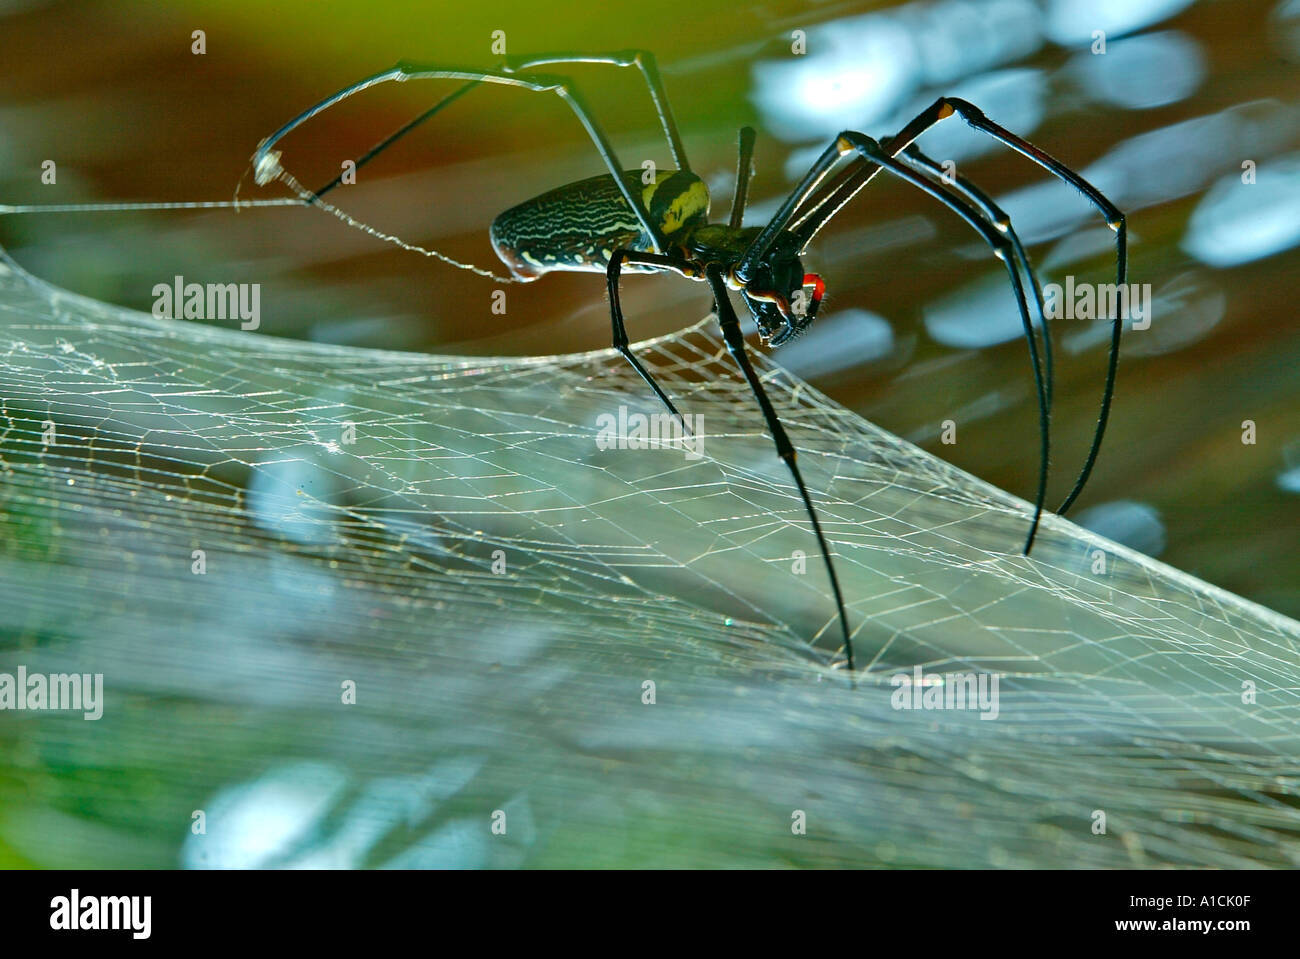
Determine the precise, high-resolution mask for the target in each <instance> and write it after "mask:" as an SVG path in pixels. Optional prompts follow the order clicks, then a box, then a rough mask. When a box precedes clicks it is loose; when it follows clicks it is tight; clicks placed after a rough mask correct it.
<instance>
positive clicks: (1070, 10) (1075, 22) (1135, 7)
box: [1047, 0, 1192, 56]
mask: <svg viewBox="0 0 1300 959" xmlns="http://www.w3.org/2000/svg"><path fill="white" fill-rule="evenodd" d="M1191 5H1192V0H1051V2H1050V3H1049V4H1048V6H1047V35H1048V36H1049V37H1050V38H1051V39H1052V40H1053V41H1054V42H1056V43H1059V44H1061V45H1062V46H1073V45H1075V44H1079V43H1087V44H1091V43H1092V42H1093V34H1094V32H1095V31H1098V30H1100V31H1101V32H1102V33H1104V34H1105V35H1106V39H1107V41H1108V42H1109V41H1110V40H1111V39H1113V38H1115V37H1119V36H1122V35H1124V34H1126V33H1133V32H1134V31H1135V30H1141V29H1142V28H1143V27H1148V26H1150V25H1151V24H1153V23H1159V22H1160V21H1161V20H1167V19H1168V18H1169V17H1172V16H1173V15H1174V14H1176V13H1181V12H1182V11H1183V10H1185V9H1187V8H1188V7H1190V6H1191ZM1102 55H1109V47H1108V48H1107V53H1106V54H1099V56H1102Z"/></svg>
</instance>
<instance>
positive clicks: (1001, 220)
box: [898, 144, 1053, 412]
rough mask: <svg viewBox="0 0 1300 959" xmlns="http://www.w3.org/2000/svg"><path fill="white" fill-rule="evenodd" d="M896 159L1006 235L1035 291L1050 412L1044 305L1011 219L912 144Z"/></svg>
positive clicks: (1050, 374) (1049, 334) (1048, 346)
mask: <svg viewBox="0 0 1300 959" xmlns="http://www.w3.org/2000/svg"><path fill="white" fill-rule="evenodd" d="M898 156H899V159H901V160H902V161H903V162H904V163H910V164H912V165H913V167H914V168H919V169H922V170H925V171H927V172H929V173H930V174H931V175H932V177H938V178H939V179H940V180H941V181H942V182H943V183H945V184H946V185H947V186H948V187H949V189H951V190H953V191H954V192H956V193H958V194H960V195H961V196H963V197H965V198H966V199H967V200H969V201H970V202H971V203H973V204H974V205H975V206H976V207H977V208H979V210H980V212H981V213H983V214H984V216H985V217H986V218H987V219H988V220H989V222H991V223H992V224H993V226H995V227H997V229H999V230H1001V231H1002V232H1003V233H1005V234H1006V235H1007V239H1008V240H1009V241H1010V242H1011V252H1012V254H1013V255H1014V256H1015V258H1016V262H1017V264H1018V265H1019V267H1020V269H1021V270H1023V271H1024V273H1025V275H1026V276H1027V277H1028V278H1029V285H1030V287H1031V288H1032V289H1033V291H1034V303H1035V304H1036V305H1037V306H1038V321H1039V324H1040V326H1041V327H1042V330H1043V360H1044V363H1043V370H1044V378H1045V379H1046V380H1047V409H1048V411H1049V412H1050V411H1051V409H1052V380H1053V368H1052V332H1051V325H1050V324H1049V323H1048V320H1047V311H1046V309H1044V306H1043V288H1042V285H1041V284H1040V283H1039V282H1038V276H1037V274H1035V273H1034V267H1033V264H1032V263H1031V262H1030V260H1029V254H1028V253H1027V252H1025V247H1024V244H1023V243H1021V242H1020V237H1019V235H1018V234H1017V233H1016V230H1015V227H1014V226H1012V224H1011V218H1010V217H1009V216H1007V214H1006V212H1005V211H1003V209H1002V208H1001V207H1000V206H998V205H997V204H996V203H994V202H993V200H992V199H991V198H990V197H989V195H988V194H987V193H985V192H984V191H983V190H981V189H980V188H979V187H977V186H976V185H975V184H974V183H972V182H971V181H970V180H968V179H966V177H964V176H962V175H961V173H956V174H955V175H953V176H951V177H950V176H948V175H947V172H946V171H945V170H944V168H943V167H942V166H941V165H940V164H939V163H937V162H936V161H935V160H933V159H932V158H931V157H929V156H927V155H926V154H924V153H922V152H921V151H920V150H919V149H918V148H917V147H916V145H915V144H913V145H912V146H909V147H907V148H906V149H904V150H903V152H902V153H900V154H898Z"/></svg>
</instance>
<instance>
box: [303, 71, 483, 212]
mask: <svg viewBox="0 0 1300 959" xmlns="http://www.w3.org/2000/svg"><path fill="white" fill-rule="evenodd" d="M478 85H479V81H478V80H471V81H470V82H469V83H467V84H465V85H464V86H463V87H461V88H460V89H459V90H456V91H454V92H453V93H449V94H448V95H447V96H445V97H443V98H442V99H441V100H439V101H438V102H437V103H435V104H434V105H433V106H431V107H430V108H429V109H427V110H425V111H424V112H423V113H421V114H420V115H419V116H418V117H416V118H415V119H414V120H411V121H410V122H409V123H405V124H403V125H402V126H400V127H398V128H397V129H396V130H394V131H393V132H392V133H390V134H389V135H388V136H386V137H384V138H383V139H382V140H380V141H379V142H378V143H376V144H375V145H374V146H372V147H371V148H370V149H369V150H367V151H366V152H365V153H363V154H361V156H359V157H357V159H356V161H355V165H354V169H356V170H360V169H361V168H362V167H363V166H365V165H366V164H367V163H369V162H370V161H371V160H373V159H374V158H375V157H377V156H379V154H381V153H383V152H384V151H385V150H387V149H388V148H389V147H390V146H392V145H393V144H394V143H396V142H397V141H398V140H400V139H401V138H402V137H404V136H406V135H407V134H408V133H410V132H411V131H412V130H414V129H415V128H416V127H418V126H419V125H420V124H421V123H423V122H424V121H426V120H429V119H432V118H433V117H434V116H436V115H437V114H438V113H440V112H442V109H443V108H444V107H449V106H451V105H452V104H453V103H455V102H456V101H457V100H459V99H460V98H461V97H463V96H464V95H465V94H467V93H469V91H471V90H473V89H474V88H475V87H476V86H478ZM342 182H343V174H342V173H340V174H339V175H338V176H336V177H335V178H334V179H332V180H330V182H329V183H326V184H325V185H324V186H323V187H321V188H320V189H319V190H315V191H313V195H314V196H315V197H316V198H317V199H319V198H320V197H323V196H324V195H325V194H326V193H329V192H330V190H332V189H334V188H335V187H336V186H338V185H339V184H340V183H342Z"/></svg>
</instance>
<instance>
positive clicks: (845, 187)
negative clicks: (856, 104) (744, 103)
mask: <svg viewBox="0 0 1300 959" xmlns="http://www.w3.org/2000/svg"><path fill="white" fill-rule="evenodd" d="M954 113H955V114H957V115H958V116H960V117H961V118H962V119H963V120H965V121H966V123H967V124H969V125H970V126H971V127H973V128H975V129H976V130H979V131H981V132H983V133H986V134H988V135H989V136H991V137H993V138H994V139H995V140H997V141H998V142H1000V143H1002V144H1004V145H1006V146H1008V147H1010V148H1011V149H1012V150H1015V151H1016V152H1017V153H1019V154H1020V155H1021V156H1024V157H1027V158H1028V159H1030V160H1032V161H1033V162H1034V163H1036V164H1038V166H1040V167H1042V168H1043V169H1044V170H1046V171H1047V172H1048V173H1051V174H1052V175H1053V176H1055V177H1056V178H1057V179H1059V180H1063V181H1064V182H1065V183H1067V184H1069V185H1070V186H1071V187H1073V188H1074V189H1075V190H1077V191H1078V192H1079V193H1081V194H1082V195H1083V196H1084V197H1085V198H1086V199H1087V200H1088V202H1089V203H1091V204H1092V205H1093V206H1095V207H1096V208H1097V209H1098V211H1100V212H1101V214H1102V216H1104V217H1105V218H1106V225H1107V226H1109V227H1110V228H1111V229H1112V230H1114V231H1115V261H1116V266H1115V273H1116V282H1117V283H1118V284H1119V285H1120V286H1124V285H1125V284H1126V283H1127V282H1128V222H1127V220H1126V219H1125V216H1124V214H1123V213H1122V212H1120V210H1119V208H1118V207H1116V206H1115V205H1114V204H1113V203H1111V202H1110V200H1108V199H1106V197H1105V196H1104V195H1103V194H1102V193H1101V191H1100V190H1098V189H1097V188H1096V187H1094V186H1093V185H1092V184H1091V183H1089V182H1088V181H1087V180H1085V179H1084V178H1083V177H1082V176H1080V175H1079V174H1077V173H1075V172H1074V171H1073V170H1071V169H1070V168H1069V167H1067V166H1066V165H1065V164H1064V163H1062V162H1061V161H1060V160H1058V159H1056V158H1055V157H1053V156H1052V155H1051V154H1049V153H1047V151H1045V150H1042V149H1039V148H1038V147H1036V146H1034V145H1033V144H1032V143H1030V142H1029V141H1027V140H1025V139H1023V138H1022V137H1019V136H1017V135H1016V134H1014V133H1012V132H1011V131H1010V130H1008V129H1006V128H1005V127H1003V126H1001V125H999V124H997V123H994V122H993V121H992V120H990V119H989V118H988V117H987V116H986V115H985V114H984V112H983V111H982V110H980V109H979V108H978V107H976V106H975V105H974V104H972V103H969V102H967V101H965V100H961V99H957V98H955V97H940V98H939V99H937V100H935V102H934V103H932V104H931V105H930V106H929V107H928V108H927V109H926V110H925V111H923V112H922V113H921V114H920V115H919V116H918V117H917V118H916V119H915V120H913V121H912V122H911V123H909V124H907V126H905V127H904V128H903V129H902V131H901V132H899V133H898V134H897V135H896V136H894V137H892V138H890V139H889V140H888V141H887V142H886V143H885V144H884V145H883V147H882V148H883V149H884V151H885V152H886V153H889V154H897V153H899V152H901V151H902V150H903V149H904V148H905V147H907V146H908V145H909V144H910V143H912V141H913V140H915V139H916V138H917V137H919V136H920V135H921V134H922V133H924V132H925V131H926V130H928V129H929V128H930V127H932V126H934V125H935V124H936V123H938V122H939V121H940V120H944V119H946V118H947V117H950V116H952V115H953V114H954ZM878 172H879V167H877V166H876V165H875V164H869V165H867V166H866V167H865V168H864V169H861V170H853V171H850V172H849V173H848V174H847V175H846V176H844V177H842V178H841V179H840V180H839V181H837V182H836V183H835V184H834V185H833V186H832V187H831V188H830V189H829V190H827V191H825V192H824V193H823V195H822V196H821V198H819V199H818V200H816V201H814V202H813V203H812V204H811V207H810V209H808V211H807V212H805V213H804V214H803V215H802V216H801V217H800V218H799V221H798V223H797V224H796V226H795V232H796V234H797V235H798V236H800V237H801V238H802V239H803V241H804V244H805V245H807V243H808V242H809V241H810V240H811V239H812V238H813V236H814V235H816V233H817V231H818V230H820V229H821V228H822V226H824V225H825V224H826V222H827V221H828V220H830V219H831V218H832V217H833V216H834V215H835V214H836V212H838V210H839V209H840V207H842V206H843V205H844V204H845V203H847V202H848V201H849V200H850V199H852V197H853V196H854V195H855V194H856V193H857V192H858V191H859V190H861V189H862V188H863V187H864V186H866V185H867V183H869V182H870V181H871V180H872V178H873V177H874V176H875V175H876V174H877V173H878ZM809 192H811V191H809ZM805 198H806V196H805ZM792 214H793V211H792ZM773 236H775V234H773ZM769 242H770V240H769ZM755 262H757V258H755ZM1122 331H1123V319H1122V318H1121V317H1120V315H1119V313H1118V311H1116V315H1115V317H1114V320H1113V323H1112V326H1111V336H1110V352H1109V355H1108V357H1107V360H1106V383H1105V386H1104V387H1103V388H1102V397H1101V412H1100V413H1099V414H1098V417H1097V427H1096V430H1095V431H1094V432H1093V437H1092V445H1091V446H1090V447H1089V448H1088V456H1087V459H1086V460H1085V461H1084V465H1083V468H1082V469H1081V470H1080V471H1079V476H1078V479H1076V480H1075V483H1074V488H1073V489H1072V490H1070V494H1069V495H1068V496H1067V497H1066V498H1065V500H1064V501H1063V502H1062V503H1061V506H1060V508H1059V509H1058V510H1057V512H1058V513H1060V514H1062V515H1064V514H1065V512H1066V510H1068V509H1069V508H1070V506H1071V505H1072V504H1073V503H1074V501H1075V500H1076V499H1077V498H1078V496H1079V494H1080V493H1081V492H1083V487H1084V485H1085V484H1086V483H1087V482H1088V477H1089V475H1091V473H1092V468H1093V465H1094V464H1095V463H1096V462H1097V454H1098V453H1099V452H1100V451H1101V442H1102V437H1103V436H1104V435H1105V432H1106V423H1107V421H1108V420H1109V418H1110V407H1111V401H1112V399H1113V398H1114V395H1115V377H1116V371H1117V369H1118V367H1119V342H1120V334H1121V333H1122Z"/></svg>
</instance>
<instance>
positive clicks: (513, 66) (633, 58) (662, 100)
mask: <svg viewBox="0 0 1300 959" xmlns="http://www.w3.org/2000/svg"><path fill="white" fill-rule="evenodd" d="M556 63H606V64H610V65H611V66H617V67H631V66H635V67H637V68H638V69H639V70H640V72H641V76H642V78H643V79H644V80H645V83H646V88H647V90H649V92H650V100H651V102H652V103H653V104H654V108H655V113H656V114H658V116H659V123H660V124H661V125H662V126H663V130H664V136H665V137H666V138H667V140H668V149H669V150H670V151H671V152H672V155H673V162H675V163H676V164H677V167H678V169H681V170H689V169H690V166H689V165H688V164H687V162H686V151H685V149H684V148H683V147H682V140H681V136H680V134H678V132H677V121H676V120H674V119H673V113H672V107H670V106H669V104H668V97H667V94H665V92H664V88H663V81H662V80H660V79H659V68H658V66H657V65H656V63H655V58H654V54H652V53H651V52H650V51H648V50H627V51H624V52H621V53H611V54H563V53H556V54H538V55H535V56H529V57H511V58H510V59H508V60H507V61H506V62H505V63H504V64H502V66H501V70H502V71H503V72H505V73H517V72H519V71H521V70H531V69H533V68H534V67H539V66H546V65H550V64H556ZM480 82H481V81H479V80H471V81H470V82H469V83H467V84H465V85H464V86H463V87H461V88H460V89H459V90H456V91H455V92H454V93H451V94H449V95H448V96H446V97H444V98H443V99H442V100H440V101H439V102H438V103H436V104H434V105H433V106H432V107H430V108H429V109H428V110H425V111H424V112H423V113H421V114H420V115H419V116H418V117H416V118H415V119H414V120H411V121H410V122H409V123H406V124H404V125H403V126H401V127H399V128H398V129H397V130H396V131H395V132H393V133H391V134H389V135H388V136H387V137H385V138H384V139H382V140H380V141H379V142H378V143H376V144H375V145H374V146H372V147H371V148H370V149H369V150H367V151H366V152H365V153H363V154H362V155H361V156H360V157H358V158H357V160H356V169H358V170H359V169H361V167H363V166H365V164H367V163H369V162H370V161H371V160H373V159H374V158H375V157H376V156H378V155H379V154H380V153H383V152H384V151H385V150H387V149H388V148H389V147H390V146H392V145H393V144H394V143H396V142H397V141H398V140H400V139H401V138H402V137H404V136H406V135H407V134H408V133H410V132H411V131H412V130H414V129H415V128H416V127H418V126H419V125H420V124H422V123H424V122H425V121H426V120H429V119H431V118H433V117H434V116H435V115H436V114H437V113H439V112H440V111H441V110H442V109H443V108H444V107H447V106H450V105H451V104H452V103H454V102H455V101H456V100H459V99H460V98H461V97H462V96H464V95H465V94H466V93H468V92H469V91H470V90H472V89H474V88H475V87H476V86H478V85H479V83H480ZM342 182H343V174H342V173H340V174H339V175H338V176H336V177H335V178H334V179H333V180H331V181H330V182H329V183H327V184H325V186H323V187H321V188H320V189H319V190H317V191H315V195H316V196H317V197H321V196H324V195H325V194H326V193H328V192H329V191H330V190H333V189H334V188H335V187H336V186H338V185H339V184H340V183H342Z"/></svg>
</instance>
